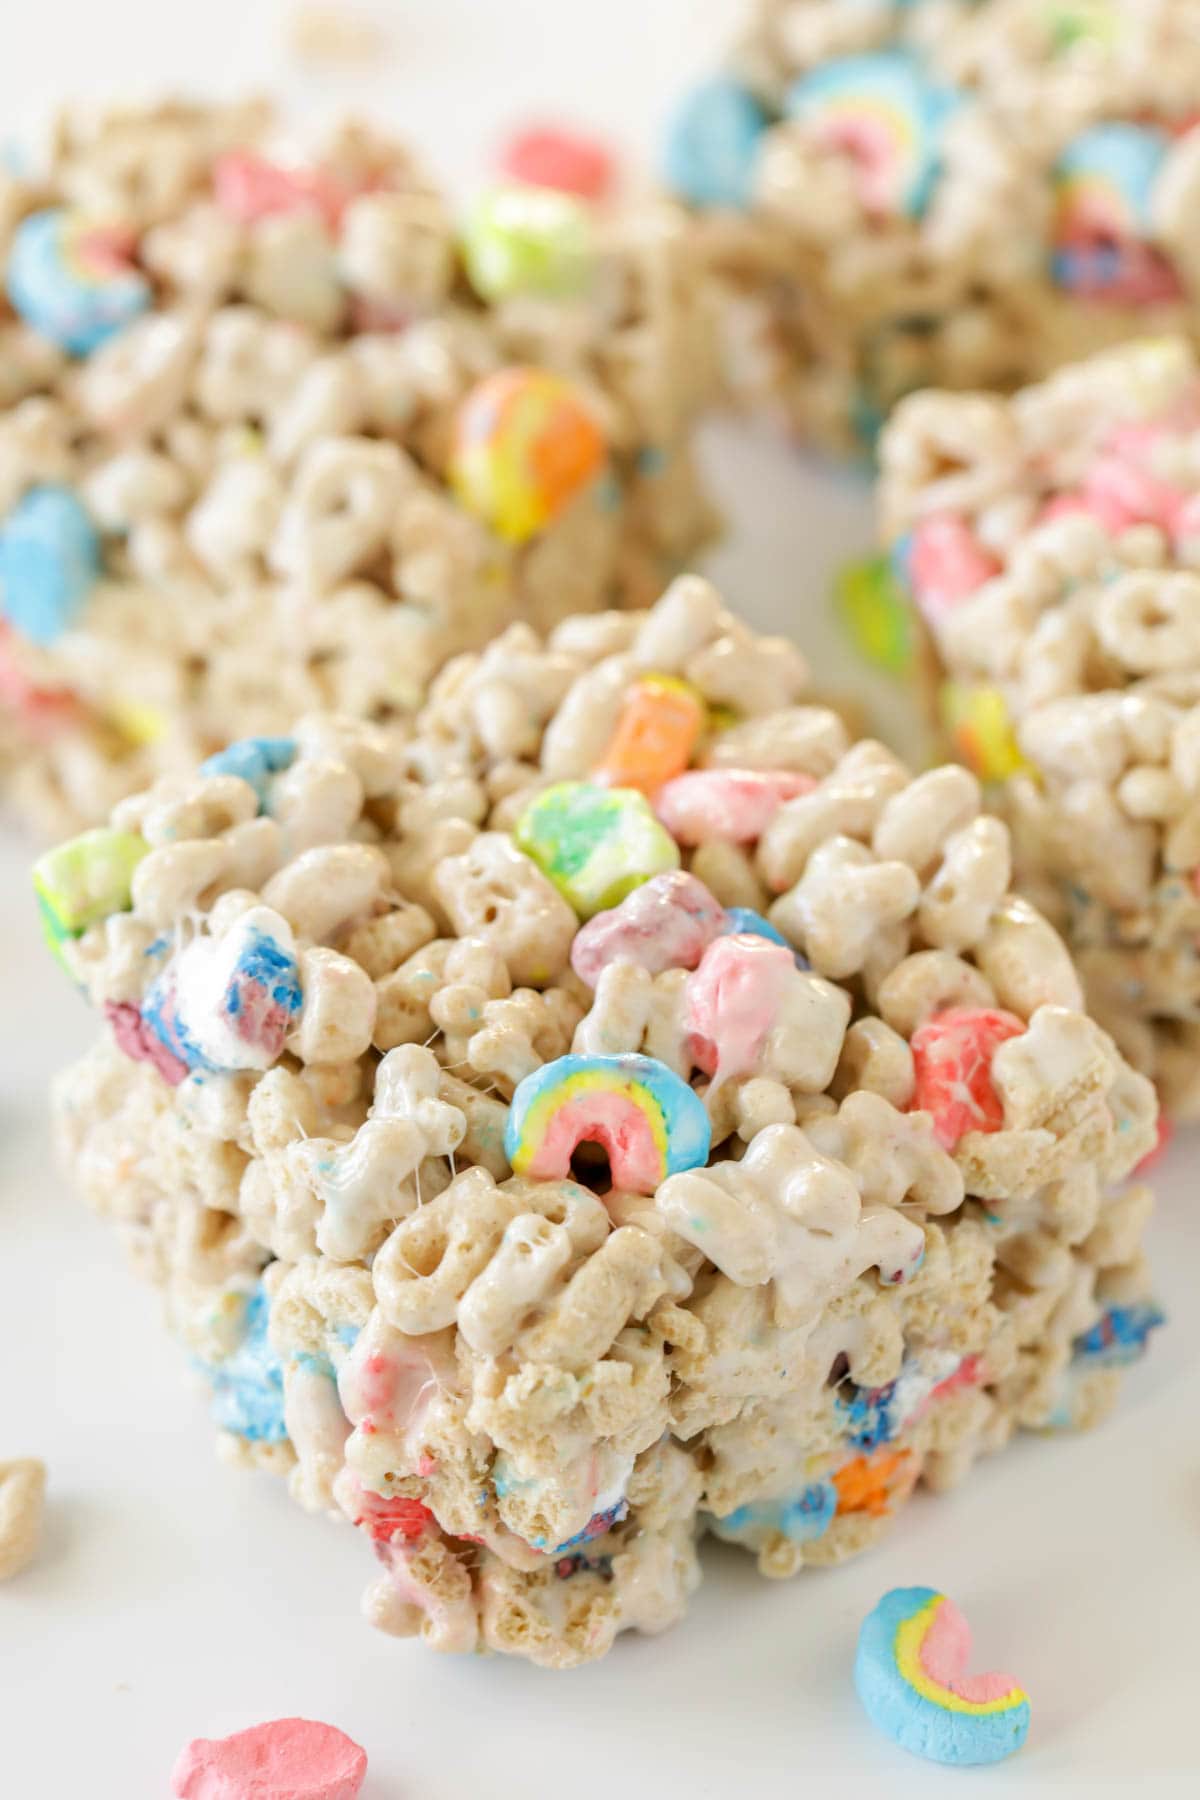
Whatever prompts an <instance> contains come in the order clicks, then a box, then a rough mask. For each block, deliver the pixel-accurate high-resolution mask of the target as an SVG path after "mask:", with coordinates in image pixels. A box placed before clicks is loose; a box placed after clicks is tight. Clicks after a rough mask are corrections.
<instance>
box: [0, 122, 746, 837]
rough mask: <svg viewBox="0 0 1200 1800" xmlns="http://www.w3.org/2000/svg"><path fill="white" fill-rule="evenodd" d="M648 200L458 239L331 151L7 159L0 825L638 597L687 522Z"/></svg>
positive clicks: (166, 137)
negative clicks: (17, 169) (508, 638)
mask: <svg viewBox="0 0 1200 1800" xmlns="http://www.w3.org/2000/svg"><path fill="white" fill-rule="evenodd" d="M693 262H694V250H693V248H692V247H691V245H690V243H689V237H688V233H687V230H686V225H685V219H684V216H683V214H682V213H681V212H680V211H679V210H678V209H677V208H676V207H674V206H673V205H672V204H670V203H668V202H665V201H664V202H658V203H653V202H652V203H647V204H646V205H644V206H637V207H634V206H630V207H627V208H624V209H609V210H605V209H602V208H601V207H599V206H597V205H593V204H590V203H588V202H587V201H585V200H582V199H579V198H577V197H574V196H571V195H568V194H565V193H558V192H554V191H551V190H548V189H542V188H537V187H532V186H528V185H517V184H510V185H508V186H505V187H502V188H500V189H497V190H496V191H494V192H491V193H488V194H486V195H485V196H484V197H483V198H482V199H481V200H480V201H479V202H478V203H477V204H476V205H475V206H474V208H473V209H472V210H471V211H470V212H469V213H468V214H467V216H466V217H465V219H463V220H462V221H459V220H457V219H456V218H455V217H454V215H453V213H452V211H451V209H450V207H449V206H448V204H447V203H446V201H445V200H444V199H443V198H442V196H440V195H439V193H438V192H437V191H436V190H435V189H434V188H433V187H432V186H431V185H430V183H429V181H428V180H427V178H426V176H425V175H424V173H423V172H422V170H421V169H420V168H419V167H418V166H417V165H416V164H414V162H413V160H412V158H411V156H410V154H409V152H408V151H407V150H406V149H405V148H404V147H403V146H402V145H399V144H397V143H396V142H394V141H393V140H392V139H391V138H389V137H387V136H384V135H382V134H381V133H379V132H378V131H376V130H374V129H372V128H369V127H367V126H366V125H362V124H353V123H351V124H348V125H346V126H344V127H343V128H341V129H340V130H339V131H337V132H336V133H335V134H334V135H332V136H331V137H329V138H328V140H327V141H325V142H324V143H322V144H321V145H319V146H318V147H317V148H316V149H315V150H314V152H313V154H312V157H311V159H310V160H308V161H298V160H296V155H295V152H294V150H293V151H291V152H289V151H287V150H286V149H285V148H284V146H283V144H282V142H281V140H280V137H279V127H278V124H277V122H276V121H275V120H274V119H273V117H272V115H271V113H270V111H269V109H267V108H266V107H265V106H263V105H260V104H247V105H240V106H225V107H215V106H213V107H208V106H190V105H183V104H164V105H161V106H156V107H151V108H148V109H142V110H135V111H121V112H110V113H107V114H104V115H103V116H101V117H100V118H99V119H96V120H89V119H86V118H83V117H81V116H77V115H75V114H71V115H69V116H68V117H66V118H65V119H64V120H63V121H62V122H61V123H60V125H59V126H58V128H57V131H56V133H55V135H54V138H53V141H52V143H51V145H50V149H49V155H48V159H47V161H46V163H45V166H44V168H41V169H38V170H36V171H34V170H30V172H28V173H13V172H12V171H11V170H10V169H8V168H7V167H0V797H2V798H5V799H7V800H9V801H15V802H17V803H18V804H19V805H20V806H22V807H23V808H24V810H25V811H27V812H28V813H31V814H32V815H33V817H34V820H35V822H38V823H40V824H41V825H42V826H43V828H44V829H47V828H48V829H49V831H51V832H55V833H61V832H63V831H66V830H70V829H74V828H75V826H76V825H77V824H80V823H84V824H96V823H98V822H99V821H100V820H102V819H103V818H105V817H106V816H107V814H108V812H109V811H110V809H111V807H112V805H113V804H114V803H115V802H116V801H117V800H118V799H120V798H121V797H123V796H124V795H125V794H128V793H131V792H133V791H135V790H136V789H138V788H140V787H144V786H145V785H146V784H147V783H148V782H149V781H151V780H153V779H154V778H155V777H156V776H157V775H158V774H161V773H165V772H167V771H169V770H181V771H189V770H192V769H194V768H195V766H196V763H197V762H198V761H199V760H201V759H202V758H203V757H204V756H206V755H208V754H209V753H210V752H212V751H215V750H217V749H219V748H220V747H221V746H222V745H223V744H224V743H226V742H227V741H228V740H229V739H230V738H235V737H238V736H241V735H243V734H244V733H245V732H247V731H250V732H253V733H255V734H256V735H264V736H271V735H275V734H277V733H282V732H286V731H287V729H288V728H289V727H290V725H291V724H292V723H293V722H294V721H295V719H296V718H297V717H299V716H300V715H301V714H302V713H305V712H308V711H311V710H314V709H316V710H328V709H331V708H332V709H336V710H344V711H347V712H352V713H354V714H356V715H358V716H361V717H363V718H367V719H383V718H386V717H388V716H390V715H391V714H393V713H403V712H405V711H407V710H410V709H411V708H412V707H413V705H414V704H415V703H416V701H417V700H418V698H419V697H420V695H421V694H422V692H423V687H424V683H425V682H426V681H427V680H428V677H429V676H430V674H431V673H432V672H433V670H434V669H435V668H437V667H438V666H439V665H440V664H441V663H442V662H443V661H444V660H445V659H446V658H447V657H448V656H449V655H451V654H457V653H458V652H459V651H461V650H463V649H465V648H467V647H470V646H474V645H478V644H482V643H485V642H486V641H487V640H488V639H489V638H490V637H491V636H493V635H494V634H495V633H496V632H497V631H498V630H500V629H502V628H503V627H504V626H505V625H506V624H508V623H510V622H511V621H512V620H513V619H515V618H527V619H529V620H530V621H532V622H533V623H534V624H535V625H537V626H538V627H539V628H543V627H546V626H549V625H550V624H552V623H554V622H555V621H556V620H558V619H560V618H562V617H564V616H566V615H567V614H573V613H576V612H580V611H586V610H589V609H591V608H595V607H600V606H604V607H608V606H613V605H625V604H631V603H636V604H638V605H643V606H644V605H647V604H649V602H650V601H651V600H652V599H653V598H654V597H655V596H656V595H657V594H658V593H659V592H660V591H661V588H662V586H663V585H664V583H665V580H666V579H667V578H668V577H669V576H670V575H672V574H674V573H675V572H676V570H677V569H678V568H679V567H680V566H681V564H682V563H683V562H685V561H686V560H688V558H689V557H690V555H691V553H692V552H693V551H694V549H695V548H696V546H697V544H698V543H699V542H700V541H701V540H702V539H703V538H704V537H705V536H706V535H707V534H708V532H709V531H710V529H711V527H712V524H713V521H712V518H711V515H710V513H709V511H708V509H707V506H706V504H705V502H704V500H703V499H702V497H701V494H700V490H699V488H698V485H697V481H696V478H695V475H694V473H693V467H692V463H691V460H690V454H689V448H688V440H689V434H690V426H691V422H692V420H693V417H694V415H695V413H696V410H697V408H698V406H699V404H700V402H701V399H702V397H703V395H704V393H705V391H706V389H707V387H708V386H709V384H710V379H711V376H710V372H711V369H712V365H713V354H712V351H711V347H710V345H711V338H712V333H711V332H710V329H709V325H708V315H707V300H706V292H707V289H706V286H705V284H704V283H703V282H701V281H698V280H697V279H695V275H694V272H693Z"/></svg>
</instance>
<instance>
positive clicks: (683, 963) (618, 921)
mask: <svg viewBox="0 0 1200 1800" xmlns="http://www.w3.org/2000/svg"><path fill="white" fill-rule="evenodd" d="M727 929H728V927H727V923H726V919H725V909H724V908H723V907H722V906H721V905H720V903H719V902H718V901H717V900H715V899H714V898H713V896H712V895H711V894H710V893H709V891H708V889H707V888H706V887H705V885H704V883H703V882H702V881H697V879H696V877H695V876H694V875H688V874H686V873H685V872H684V870H682V869H675V870H673V871H672V872H671V874H669V875H655V876H653V877H652V879H651V880H649V881H644V882H643V883H642V885H641V887H639V888H635V889H634V890H633V892H632V894H630V895H629V896H628V897H627V898H626V899H624V900H622V902H621V904H620V906H614V907H612V908H611V909H610V911H608V912H602V913H597V914H596V916H595V918H594V919H589V920H588V922H587V924H586V925H584V926H583V927H582V928H581V929H580V931H579V932H578V933H577V934H576V938H575V942H574V943H573V944H572V946H571V967H572V968H573V969H574V971H575V973H576V974H577V975H578V977H579V979H580V980H581V981H586V982H587V984H588V986H589V987H591V988H594V987H595V985H596V983H597V982H598V981H599V979H600V976H601V975H602V973H603V972H604V970H605V969H606V968H607V967H608V965H609V963H611V962H616V961H617V959H618V957H620V958H622V959H623V960H624V961H626V962H634V963H637V964H639V966H640V967H641V968H643V969H648V970H649V971H650V973H651V975H661V974H662V973H663V971H664V970H665V969H694V968H695V967H696V964H697V963H698V962H699V961H700V958H701V957H702V956H703V955H704V951H705V949H706V947H707V946H708V945H709V944H711V943H712V941H713V939H714V938H718V937H720V936H721V934H722V932H724V931H725V930H727Z"/></svg>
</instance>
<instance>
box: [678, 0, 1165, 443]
mask: <svg viewBox="0 0 1200 1800" xmlns="http://www.w3.org/2000/svg"><path fill="white" fill-rule="evenodd" d="M1198 93H1200V13H1198V11H1197V6H1196V0H756V3H755V4H754V5H753V10H752V15H751V18H750V21H749V23H748V27H747V30H746V32H745V34H744V37H743V40H742V42H741V44H740V45H739V46H738V47H737V49H736V51H735V53H734V55H733V56H732V58H731V60H730V65H729V68H728V70H727V71H726V72H725V73H722V74H720V75H718V76H717V77H716V78H715V79H713V80H711V81H708V82H706V83H704V84H703V85H702V86H700V87H699V88H697V89H696V90H695V91H694V92H693V93H691V94H690V95H688V96H687V97H686V98H685V100H684V101H683V102H682V104H681V105H680V107H679V109H678V111H677V113H676V115H675V118H674V121H673V123H672V125H671V128H670V133H669V137H668V142H667V150H666V167H667V176H668V179H669V182H670V184H671V185H672V186H673V188H674V189H675V191H676V192H677V193H679V194H680V195H682V196H683V197H684V198H686V199H687V200H689V201H690V202H692V204H693V205H694V206H695V207H696V208H697V209H698V212H699V218H700V226H699V230H700V235H701V238H702V241H703V243H704V246H705V253H706V255H707V257H708V258H709V260H710V262H711V264H712V266H713V268H714V270H715V271H716V273H717V275H718V278H719V282H720V284H721V285H723V286H724V287H726V288H727V289H728V290H729V291H730V293H731V294H732V295H733V296H735V303H734V305H733V307H732V309H731V323H732V324H733V325H734V330H733V334H732V335H733V346H732V349H733V369H732V380H733V382H734V384H735V386H738V387H740V388H742V389H743V390H745V391H748V393H749V394H750V395H751V396H753V397H754V398H756V399H757V400H759V401H760V402H761V401H762V400H763V399H764V398H766V399H767V400H768V401H769V402H770V403H772V404H773V405H774V406H775V407H776V408H777V409H779V410H781V411H782V412H783V413H784V415H785V416H786V417H787V418H788V419H789V420H790V422H791V423H793V424H794V425H795V426H796V427H798V428H799V429H800V430H802V431H804V432H805V433H812V434H815V435H817V436H818V437H820V438H823V439H825V440H826V441H827V442H831V443H833V444H834V445H835V446H837V447H839V448H849V447H853V446H854V445H856V444H860V445H861V444H863V443H868V444H869V443H871V442H872V441H873V439H874V435H875V432H876V430H877V429H878V426H879V424H880V422H881V420H882V419H883V418H884V417H885V416H886V414H887V412H888V411H889V410H890V408H891V407H892V406H893V405H894V403H895V401H896V400H897V399H898V398H899V397H900V396H901V395H903V394H904V393H907V392H908V391H910V390H912V389H914V388H917V387H922V386H927V385H936V386H942V387H952V388H971V387H989V388H1002V387H1012V386H1016V385H1018V384H1019V383H1021V382H1023V381H1027V380H1030V379H1033V378H1035V377H1038V376H1041V375H1044V374H1047V373H1049V372H1050V370H1051V369H1053V368H1055V367H1057V366H1058V365H1060V364H1061V363H1063V362H1065V361H1067V360H1069V359H1070V358H1071V357H1072V356H1079V355H1081V354H1083V353H1085V352H1089V351H1094V350H1098V349H1100V348H1103V347H1107V346H1109V345H1111V344H1113V343H1115V342H1117V341H1118V340H1124V339H1127V338H1129V337H1130V336H1134V335H1139V334H1142V333H1145V332H1147V331H1148V330H1159V331H1165V330H1168V329H1170V330H1182V329H1185V328H1186V329H1188V330H1189V331H1193V332H1194V331H1196V330H1197V328H1198V327H1200V225H1198V224H1197V220H1198V219H1200V131H1198V130H1196V129H1195V121H1196V96H1197V94H1198Z"/></svg>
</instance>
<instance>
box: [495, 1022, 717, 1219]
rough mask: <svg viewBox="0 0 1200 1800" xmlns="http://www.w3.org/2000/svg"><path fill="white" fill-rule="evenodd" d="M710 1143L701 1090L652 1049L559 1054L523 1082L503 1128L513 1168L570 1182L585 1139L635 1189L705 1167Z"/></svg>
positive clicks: (619, 1181) (622, 1183) (626, 1188)
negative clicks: (634, 1052) (694, 1088)
mask: <svg viewBox="0 0 1200 1800" xmlns="http://www.w3.org/2000/svg"><path fill="white" fill-rule="evenodd" d="M711 1142H712V1133H711V1130H710V1127H709V1123H708V1114H707V1113H706V1112H705V1110H704V1104H703V1102H702V1101H701V1100H700V1098H699V1096H698V1095H697V1094H695V1093H694V1092H693V1091H692V1089H691V1088H690V1087H689V1086H688V1084H687V1082H686V1081H682V1080H681V1079H680V1077H679V1076H678V1075H676V1074H675V1073H674V1072H673V1071H672V1070H671V1069H668V1068H667V1066H666V1064H665V1063H661V1062H658V1061H657V1060H656V1059H655V1058H654V1057H653V1056H560V1057H559V1058H558V1059H557V1061H555V1062H552V1063H547V1064H546V1065H545V1066H544V1067H543V1068H540V1069H538V1070H536V1071H535V1072H534V1073H533V1074H532V1075H527V1076H526V1077H525V1080H524V1081H523V1082H521V1084H520V1086H519V1087H518V1088H517V1091H516V1093H515V1094H514V1095H513V1101H512V1106H511V1108H510V1110H509V1115H508V1125H507V1127H506V1129H505V1133H504V1149H505V1152H506V1154H507V1156H508V1160H509V1162H510V1163H511V1165H512V1170H513V1174H514V1175H532V1176H534V1177H535V1178H537V1179H538V1180H543V1181H564V1180H566V1179H567V1178H568V1177H569V1176H570V1174H571V1158H572V1157H573V1156H574V1154H575V1152H576V1150H577V1149H578V1148H579V1146H580V1144H599V1145H600V1146H602V1148H603V1149H604V1150H605V1151H607V1153H608V1161H609V1167H610V1169H611V1171H612V1185H613V1187H614V1188H617V1189H619V1190H621V1191H622V1192H624V1193H632V1194H653V1193H654V1192H655V1191H656V1190H657V1188H658V1187H659V1186H660V1185H661V1184H662V1183H663V1182H664V1181H665V1180H666V1179H667V1176H668V1175H678V1174H680V1173H682V1171H683V1170H685V1169H700V1168H703V1167H704V1165H705V1163H706V1162H707V1161H708V1152H709V1148H710V1146H711Z"/></svg>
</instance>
